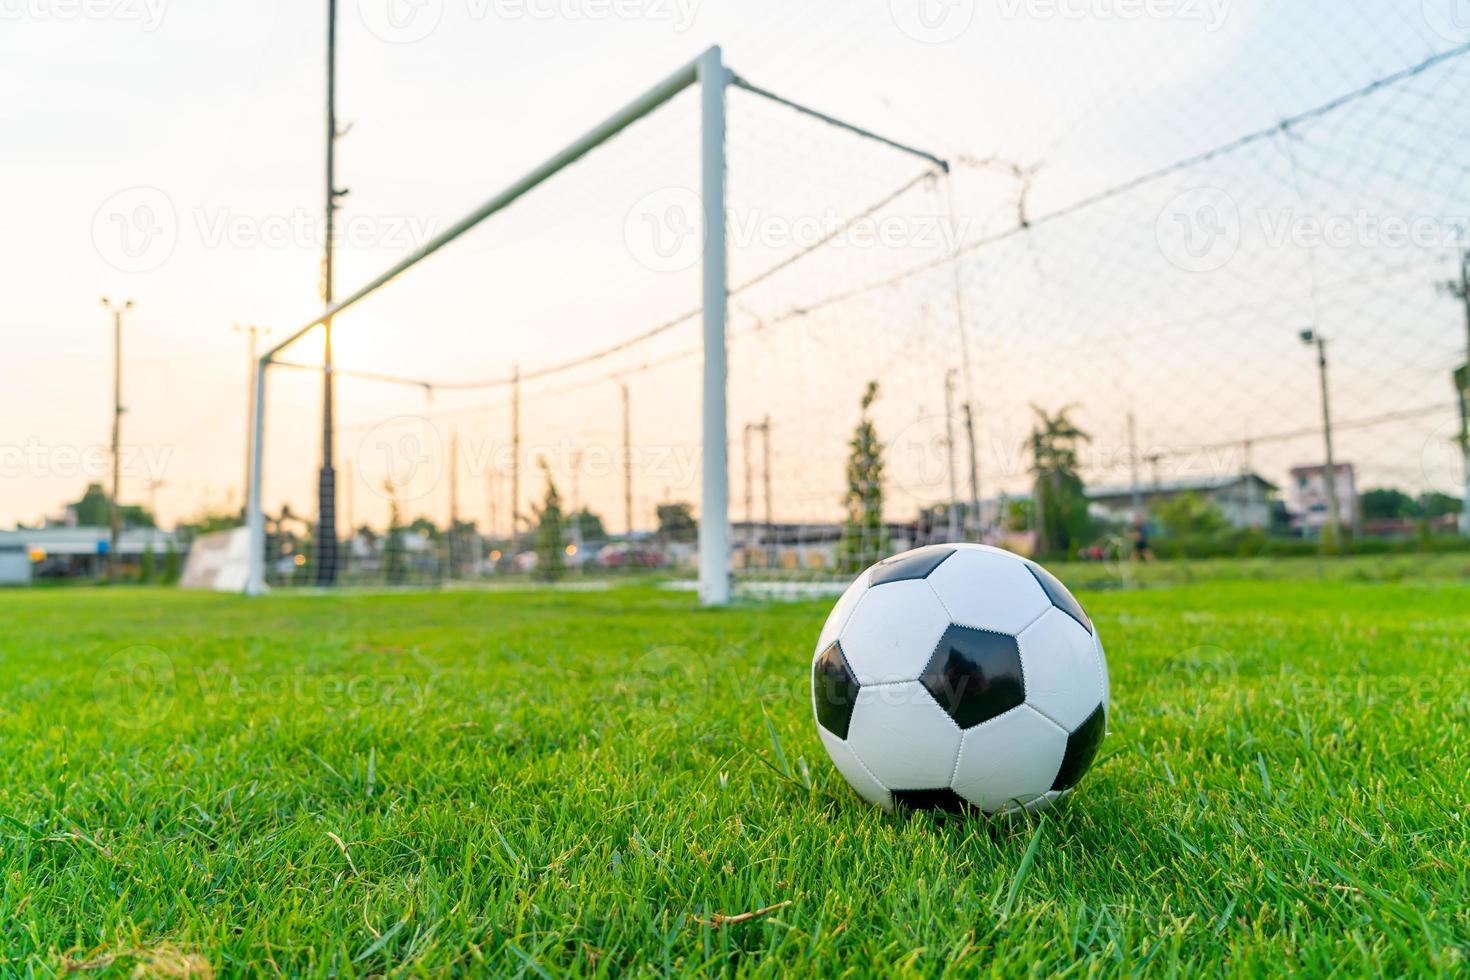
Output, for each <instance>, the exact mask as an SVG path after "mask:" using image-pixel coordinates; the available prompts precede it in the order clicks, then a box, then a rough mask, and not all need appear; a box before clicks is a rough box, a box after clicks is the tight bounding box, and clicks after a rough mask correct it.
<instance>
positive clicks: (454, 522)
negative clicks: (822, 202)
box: [449, 426, 462, 578]
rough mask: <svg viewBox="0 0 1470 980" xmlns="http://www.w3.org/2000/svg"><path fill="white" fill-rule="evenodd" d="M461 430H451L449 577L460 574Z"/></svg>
mask: <svg viewBox="0 0 1470 980" xmlns="http://www.w3.org/2000/svg"><path fill="white" fill-rule="evenodd" d="M461 557H462V556H461V555H460V547H459V429H458V428H456V427H453V426H451V427H450V429H449V576H450V578H454V577H455V576H457V575H458V574H459V564H460V560H461Z"/></svg>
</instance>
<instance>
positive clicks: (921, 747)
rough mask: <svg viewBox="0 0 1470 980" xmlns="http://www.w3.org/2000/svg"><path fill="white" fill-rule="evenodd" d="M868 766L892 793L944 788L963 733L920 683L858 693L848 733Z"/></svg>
mask: <svg viewBox="0 0 1470 980" xmlns="http://www.w3.org/2000/svg"><path fill="white" fill-rule="evenodd" d="M847 741H848V744H849V745H851V746H852V749H853V751H854V752H856V753H857V756H858V758H859V759H861V760H862V761H863V765H864V766H866V767H867V770H868V772H870V773H871V774H872V775H873V776H874V777H875V778H876V779H877V780H878V782H879V783H881V784H882V785H883V786H885V787H887V788H888V789H890V790H895V789H897V790H906V789H945V788H947V787H948V786H949V782H950V777H951V776H953V775H954V764H955V757H956V756H957V755H958V754H959V751H960V730H959V728H957V727H956V726H955V723H954V721H953V720H951V719H950V717H949V715H947V714H945V713H944V711H943V709H941V708H940V707H939V705H938V704H937V703H936V702H935V700H934V699H933V698H932V697H930V696H929V692H928V691H926V690H924V686H923V685H922V684H920V683H919V682H918V681H911V682H909V683H906V684H884V685H880V686H878V687H865V688H863V689H862V690H861V691H859V692H858V697H857V705H856V706H855V707H854V708H853V711H852V723H851V726H850V728H849V729H848V733H847Z"/></svg>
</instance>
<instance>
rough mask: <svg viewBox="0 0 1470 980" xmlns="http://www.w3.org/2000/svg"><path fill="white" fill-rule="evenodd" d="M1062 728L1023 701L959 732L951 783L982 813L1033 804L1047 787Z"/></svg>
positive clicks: (1061, 746) (1058, 761)
mask: <svg viewBox="0 0 1470 980" xmlns="http://www.w3.org/2000/svg"><path fill="white" fill-rule="evenodd" d="M1066 752H1067V733H1066V732H1064V731H1062V729H1060V728H1058V727H1057V725H1056V724H1055V723H1054V722H1052V721H1050V720H1048V719H1047V718H1044V717H1043V716H1042V715H1040V714H1039V713H1038V712H1036V711H1035V710H1034V709H1032V708H1030V707H1028V706H1027V705H1024V704H1023V705H1021V706H1020V707H1018V708H1013V709H1011V710H1010V711H1007V712H1006V713H1005V714H1003V715H1001V716H1000V717H998V718H992V719H990V720H989V721H987V722H985V724H983V725H978V726H976V727H975V728H972V729H970V730H969V731H968V732H966V733H965V737H964V741H963V743H962V744H961V746H960V756H959V763H958V764H957V765H956V767H955V775H954V782H953V786H952V788H953V789H954V791H955V792H956V793H958V794H959V795H960V796H961V797H962V798H964V799H965V800H966V801H968V802H969V803H971V804H973V805H975V806H977V807H979V808H980V809H982V810H984V811H986V812H987V813H994V812H996V811H999V810H1003V809H1005V808H1006V807H1008V806H1010V805H1012V804H1017V805H1022V806H1024V805H1026V804H1030V803H1033V802H1034V801H1035V800H1036V798H1037V797H1040V796H1043V795H1045V794H1046V793H1048V792H1050V791H1051V788H1052V781H1053V780H1055V779H1056V775H1057V770H1058V769H1060V768H1061V765H1062V757H1063V756H1064V755H1066Z"/></svg>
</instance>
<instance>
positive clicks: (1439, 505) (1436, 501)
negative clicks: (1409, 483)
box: [1419, 492, 1460, 520]
mask: <svg viewBox="0 0 1470 980" xmlns="http://www.w3.org/2000/svg"><path fill="white" fill-rule="evenodd" d="M1419 513H1420V514H1422V515H1423V516H1425V517H1427V518H1429V519H1430V520H1433V519H1434V518H1436V517H1444V516H1445V515H1446V514H1458V513H1460V498H1459V497H1451V496H1450V495H1449V494H1447V493H1439V492H1435V493H1426V494H1424V495H1423V496H1421V497H1420V498H1419Z"/></svg>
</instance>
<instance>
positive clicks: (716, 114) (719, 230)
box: [246, 46, 730, 605]
mask: <svg viewBox="0 0 1470 980" xmlns="http://www.w3.org/2000/svg"><path fill="white" fill-rule="evenodd" d="M729 79H730V76H729V72H728V71H727V70H726V69H725V66H724V60H723V58H722V56H721V52H720V48H719V46H714V47H711V48H709V49H708V50H707V51H705V52H704V53H703V54H701V55H700V56H699V57H698V58H696V59H695V60H693V61H691V62H689V63H688V64H686V65H684V66H683V67H682V68H680V69H679V70H678V71H676V72H674V73H673V74H672V75H669V76H668V77H667V78H665V79H664V80H663V81H661V82H659V83H658V84H657V85H655V86H654V87H653V88H651V89H649V90H648V91H646V92H644V93H643V94H642V95H640V96H639V97H638V98H636V99H634V100H633V101H632V102H630V103H628V104H627V105H626V106H624V107H623V108H622V109H620V110H618V111H617V112H615V113H614V114H613V115H611V116H609V117H608V118H607V119H606V120H604V121H603V122H602V123H601V124H599V125H597V126H595V127H594V128H592V129H591V130H589V131H588V132H587V133H586V134H585V135H583V136H582V137H581V138H579V139H577V140H575V141H574V142H572V143H571V144H569V145H568V146H567V147H566V148H565V149H563V150H562V151H561V152H559V153H557V154H555V155H553V156H552V157H551V158H550V159H548V160H547V161H546V162H544V163H542V164H541V165H540V166H538V167H536V168H534V169H533V170H531V171H530V172H529V173H527V174H526V175H525V176H523V177H521V178H520V179H519V180H517V181H515V182H514V183H512V184H511V185H510V186H509V187H507V188H505V189H504V190H503V191H501V192H500V193H498V194H496V195H495V196H494V197H492V198H490V199H489V200H487V201H486V202H485V203H484V204H482V205H480V206H479V207H478V208H476V209H475V210H473V211H471V212H470V213H469V214H467V215H465V216H464V217H463V218H461V219H460V220H459V221H457V222H455V223H454V224H453V225H452V226H450V227H449V228H447V229H446V230H445V231H443V232H442V233H440V234H439V235H436V236H435V237H434V238H432V239H430V240H429V241H428V242H426V243H425V244H424V245H422V246H421V247H420V248H418V249H417V250H416V251H414V252H413V253H411V254H410V255H408V256H406V257H404V258H403V259H401V260H400V261H398V262H397V263H395V264H394V265H393V266H391V267H390V268H389V269H387V270H386V271H385V272H383V273H382V274H380V275H379V276H377V277H376V278H374V279H372V280H371V281H369V282H368V283H366V284H365V285H363V286H361V287H359V288H358V289H356V290H355V291H353V292H352V293H350V294H349V295H348V296H346V297H344V298H343V299H341V300H339V301H338V302H336V303H334V304H332V305H331V306H329V307H327V308H326V309H325V310H323V311H322V313H321V314H320V315H319V316H317V317H315V318H314V319H312V320H311V321H310V322H308V323H306V324H304V325H302V326H301V327H300V329H298V330H296V331H294V332H292V333H291V334H290V335H288V336H287V337H286V338H285V339H284V340H282V341H281V342H280V343H278V344H276V345H275V346H274V347H272V348H271V349H270V350H269V351H267V352H266V353H265V354H264V355H262V356H261V358H260V361H259V363H258V364H257V365H256V371H255V395H256V398H255V416H254V418H253V419H252V420H251V431H252V450H251V462H252V465H251V473H250V488H249V500H248V502H247V511H248V513H247V517H246V526H247V528H248V533H249V536H250V573H249V576H248V578H247V583H248V584H247V586H246V591H247V593H249V594H252V595H259V594H262V593H264V592H265V591H266V588H267V587H266V574H265V571H266V569H265V565H266V536H265V511H264V501H263V499H262V476H263V466H264V459H265V456H264V449H265V412H266V383H265V382H266V375H267V372H268V370H269V368H270V366H271V363H272V362H273V361H274V360H275V358H276V355H278V354H279V353H280V352H281V351H283V350H285V349H286V348H287V347H289V346H291V345H292V344H293V343H295V342H296V341H298V340H300V339H301V338H302V337H303V336H305V335H306V334H307V333H309V332H310V331H311V330H313V329H315V328H316V327H318V326H320V325H321V324H323V323H325V322H327V321H328V320H330V319H332V318H333V317H335V316H336V315H337V314H339V313H342V312H343V311H345V310H347V309H348V308H349V307H352V306H355V305H356V304H357V303H358V302H360V301H361V300H362V299H364V298H365V297H367V296H368V295H370V294H372V293H373V292H375V291H377V290H378V289H380V288H382V287H383V286H386V285H387V284H388V283H390V282H392V281H393V280H394V279H396V278H397V277H398V276H400V275H402V274H403V273H404V272H406V271H408V270H409V269H410V268H412V267H413V266H415V265H417V264H419V263H420V262H422V261H424V260H425V259H427V258H428V257H429V256H430V255H432V254H433V253H435V252H437V251H438V250H439V249H441V248H443V247H444V246H446V245H448V244H449V243H451V242H453V241H454V240H455V239H457V238H459V237H460V236H462V235H464V234H465V233H466V232H468V231H469V230H470V229H472V228H474V227H475V226H477V225H479V224H480V223H481V222H482V221H484V220H486V219H487V218H489V217H491V216H492V215H494V214H496V213H497V212H499V211H502V210H504V209H505V208H507V207H509V206H510V205H511V204H513V203H514V202H515V201H516V200H517V199H519V198H520V197H522V196H524V195H525V194H527V193H529V192H530V191H531V190H533V189H535V188H536V187H537V186H539V185H540V184H542V183H544V182H545V181H547V180H548V179H550V178H551V177H552V176H554V175H555V174H557V173H559V172H560V171H562V170H564V169H566V168H567V167H568V166H570V165H571V164H573V163H575V162H577V161H578V160H580V159H581V158H582V157H584V156H586V155H587V154H588V153H590V152H591V151H592V150H594V149H595V148H597V147H598V146H600V145H602V144H603V143H606V142H607V141H608V140H609V139H611V138H612V137H614V136H616V135H617V134H618V133H620V132H622V131H623V130H624V129H627V128H628V127H629V126H631V125H633V123H635V122H637V121H638V120H640V119H642V118H643V117H644V116H647V115H648V114H649V113H651V112H653V111H654V110H656V109H658V108H659V107H660V106H662V105H664V104H665V103H667V102H669V101H670V100H672V99H673V98H674V97H675V96H676V95H678V94H679V93H681V92H683V91H684V90H685V89H687V88H689V87H691V86H693V85H695V84H698V85H699V86H700V90H701V97H700V121H701V130H702V139H701V155H702V159H701V187H702V190H703V196H704V212H705V222H706V224H705V249H704V257H703V290H704V304H703V305H704V346H705V351H704V353H705V358H704V362H705V363H704V426H703V435H704V442H705V444H704V464H703V488H702V499H701V510H702V513H701V515H700V532H699V534H700V537H699V541H700V559H699V595H700V601H701V602H703V603H704V604H705V605H723V604H725V603H728V602H729V601H730V580H729V578H730V572H729V569H730V537H729V523H730V519H729V500H730V491H729V472H728V466H727V443H728V430H727V422H726V418H725V408H726V406H725V321H726V312H725V306H726V279H725V277H726V271H725V212H724V198H725V88H726V86H727V85H728V83H729Z"/></svg>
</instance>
